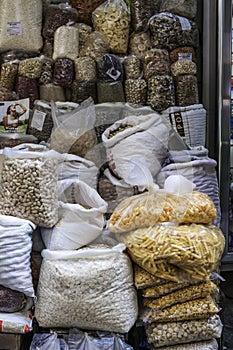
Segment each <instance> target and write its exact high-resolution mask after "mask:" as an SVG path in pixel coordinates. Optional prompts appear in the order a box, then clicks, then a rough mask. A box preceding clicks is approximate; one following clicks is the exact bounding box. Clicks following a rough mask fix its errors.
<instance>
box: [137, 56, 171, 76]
mask: <svg viewBox="0 0 233 350" xmlns="http://www.w3.org/2000/svg"><path fill="white" fill-rule="evenodd" d="M143 74H144V78H145V79H147V80H148V79H149V78H151V77H153V76H156V75H169V74H170V62H169V54H168V51H167V50H164V49H151V50H148V51H146V52H145V54H144V57H143Z"/></svg>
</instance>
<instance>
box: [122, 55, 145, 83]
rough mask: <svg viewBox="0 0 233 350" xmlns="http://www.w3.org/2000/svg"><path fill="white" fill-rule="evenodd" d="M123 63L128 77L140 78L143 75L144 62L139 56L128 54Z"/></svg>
mask: <svg viewBox="0 0 233 350" xmlns="http://www.w3.org/2000/svg"><path fill="white" fill-rule="evenodd" d="M123 65H124V70H125V76H126V79H139V78H142V77H143V71H142V68H143V64H142V60H141V59H140V58H139V57H137V56H135V55H130V56H126V57H125V59H124V61H123Z"/></svg>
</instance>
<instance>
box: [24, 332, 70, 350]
mask: <svg viewBox="0 0 233 350" xmlns="http://www.w3.org/2000/svg"><path fill="white" fill-rule="evenodd" d="M63 340H64V339H63ZM66 346H67V347H66V348H65V349H68V345H66ZM46 349H48V350H50V349H51V350H52V349H53V350H61V347H60V339H59V338H58V334H57V333H52V334H47V333H42V334H41V333H39V334H37V333H34V335H33V338H32V342H31V345H30V350H46Z"/></svg>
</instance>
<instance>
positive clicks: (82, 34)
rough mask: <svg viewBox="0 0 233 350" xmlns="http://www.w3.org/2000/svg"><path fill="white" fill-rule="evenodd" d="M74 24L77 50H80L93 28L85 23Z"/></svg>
mask: <svg viewBox="0 0 233 350" xmlns="http://www.w3.org/2000/svg"><path fill="white" fill-rule="evenodd" d="M74 26H75V27H76V28H78V40H79V50H81V49H82V48H83V46H84V44H85V42H86V40H87V37H88V35H89V34H91V32H92V30H93V28H92V27H91V26H89V25H87V24H85V23H75V24H74Z"/></svg>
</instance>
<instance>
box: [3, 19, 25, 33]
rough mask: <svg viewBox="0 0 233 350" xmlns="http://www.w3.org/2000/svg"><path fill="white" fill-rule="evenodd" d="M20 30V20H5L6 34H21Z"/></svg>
mask: <svg viewBox="0 0 233 350" xmlns="http://www.w3.org/2000/svg"><path fill="white" fill-rule="evenodd" d="M22 32H23V31H22V23H21V22H7V24H6V35H22Z"/></svg>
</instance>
